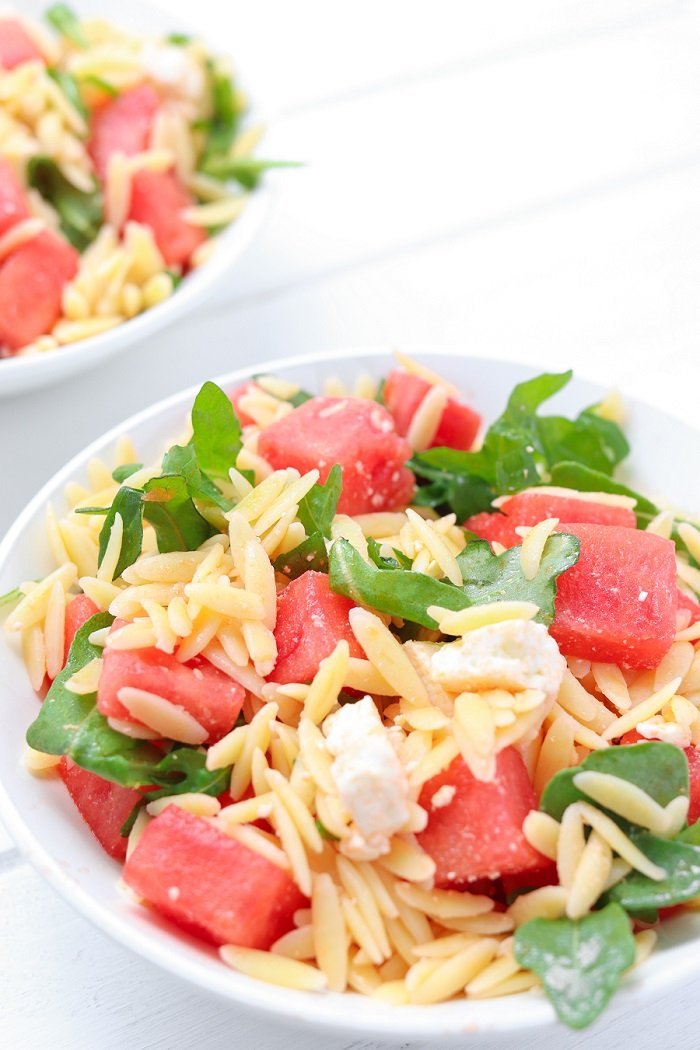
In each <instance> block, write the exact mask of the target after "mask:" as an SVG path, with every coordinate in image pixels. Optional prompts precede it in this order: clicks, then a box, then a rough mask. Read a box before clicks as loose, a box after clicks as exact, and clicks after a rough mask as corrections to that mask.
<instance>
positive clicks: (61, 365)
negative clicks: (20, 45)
mask: <svg viewBox="0 0 700 1050" xmlns="http://www.w3.org/2000/svg"><path fill="white" fill-rule="evenodd" d="M48 6H49V0H23V3H22V14H23V15H24V16H26V17H29V18H33V19H35V20H37V21H42V15H43V12H44V11H45V10H46V8H47V7H48ZM74 6H75V10H76V11H77V12H78V13H79V14H80V15H82V16H97V15H100V16H104V15H105V11H106V8H105V4H104V0H77V2H76V4H75V5H74ZM109 17H110V18H111V19H112V21H113V22H114V23H115V24H117V25H120V26H124V27H125V28H128V29H131V30H133V31H134V32H143V33H147V34H154V35H161V34H167V33H174V32H190V33H192V35H195V36H199V37H201V38H202V39H204V40H205V42H207V44H208V45H209V46H210V47H211V49H212V51H213V52H215V53H220V52H221V50H222V45H221V41H220V40H219V41H217V40H216V39H212V36H213V34H210V35H209V37H208V35H207V32H206V30H205V29H203V30H202V31H200V30H198V29H197V28H194V27H192V26H183V24H182V22H180V21H179V20H178V19H176V18H174V17H173V16H172V15H170V14H168V13H167V12H165V11H162V10H160V9H159V8H157V7H154V6H152V5H151V4H147V3H141V2H139V0H120V3H119V5H118V9H115V10H114V11H113V12H111V11H110V12H109ZM243 58H244V56H243V57H242V58H241V60H240V61H243ZM233 59H234V62H236V55H234V56H233ZM248 121H249V123H251V124H255V123H260V117H259V115H256V114H255V113H254V112H252V113H250V114H249V115H248ZM274 180H275V173H274V172H273V173H271V175H270V176H269V177H268V180H267V184H263V185H261V186H260V187H259V188H258V189H256V190H255V191H254V192H253V193H251V194H250V196H249V198H248V201H247V203H246V207H245V208H244V210H243V212H242V214H241V216H240V218H238V219H237V220H236V221H235V222H234V223H232V224H231V225H230V226H229V227H227V229H225V230H224V231H223V232H222V233H221V234H220V235H219V237H218V241H217V245H216V250H215V251H214V252H213V254H212V257H211V258H210V259H209V260H207V262H206V263H204V264H203V265H202V266H200V267H199V268H198V269H196V270H194V271H193V272H192V273H190V274H188V275H187V277H186V278H185V279H184V280H183V282H182V284H181V285H180V287H179V288H178V289H177V290H176V291H175V292H174V294H173V295H172V296H171V297H170V298H169V299H166V300H165V302H163V303H160V304H159V305H158V306H154V307H152V308H151V309H150V310H146V311H144V313H142V314H139V315H138V316H137V317H134V318H132V320H130V321H125V322H124V323H123V324H120V325H118V326H117V327H116V328H112V329H110V331H108V332H105V333H104V334H103V335H97V336H92V337H91V338H90V339H83V340H81V341H80V342H78V343H69V344H67V345H66V346H59V347H57V348H56V349H55V350H49V351H46V352H45V353H40V354H32V355H28V356H22V357H9V358H6V359H4V360H1V361H0V397H7V396H9V395H11V394H17V393H20V392H21V391H23V390H31V389H38V388H40V387H43V386H48V385H49V384H50V383H55V382H58V381H60V380H63V379H67V378H68V377H69V376H71V375H73V374H75V373H76V372H82V371H85V370H87V369H89V368H92V367H93V366H95V365H97V364H99V363H100V362H101V361H104V360H106V359H107V358H108V357H111V356H112V355H113V354H116V353H117V352H118V351H120V350H124V349H126V347H128V346H132V345H133V344H136V343H139V342H143V341H144V340H145V339H146V338H148V336H150V335H152V334H153V333H154V332H157V331H159V330H160V329H161V328H165V327H166V326H168V325H170V324H172V323H173V322H174V321H176V320H177V318H179V317H182V316H183V315H184V314H188V313H191V312H192V311H193V310H194V309H196V308H197V307H199V306H201V305H202V303H204V302H205V301H206V299H207V298H208V297H209V295H210V294H211V293H212V292H213V290H214V289H215V288H216V287H217V285H219V284H221V283H222V281H223V279H224V278H225V277H227V276H228V275H229V274H230V272H231V269H232V268H233V266H234V264H235V263H236V262H237V261H238V259H239V258H240V256H241V255H242V254H243V253H244V251H245V250H246V248H247V247H248V245H249V244H250V242H251V241H252V240H253V239H254V237H255V236H256V234H257V233H258V231H259V229H260V227H261V225H262V223H263V221H264V219H265V217H266V215H267V213H268V210H269V207H270V200H271V192H272V191H271V189H270V186H271V185H272V184H273V183H274Z"/></svg>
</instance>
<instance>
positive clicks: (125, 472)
mask: <svg viewBox="0 0 700 1050" xmlns="http://www.w3.org/2000/svg"><path fill="white" fill-rule="evenodd" d="M142 467H143V463H123V464H122V465H121V466H120V467H115V468H114V470H113V471H112V477H113V478H114V480H115V481H116V483H117V484H118V485H123V484H124V482H125V481H126V479H127V478H130V477H131V475H132V474H135V473H136V471H137V470H141V468H142Z"/></svg>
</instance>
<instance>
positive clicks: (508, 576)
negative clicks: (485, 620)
mask: <svg viewBox="0 0 700 1050" xmlns="http://www.w3.org/2000/svg"><path fill="white" fill-rule="evenodd" d="M580 549H581V545H580V543H579V540H578V539H577V537H576V536H572V535H570V534H569V533H566V532H561V533H557V534H555V535H554V536H550V537H549V539H548V540H547V542H546V543H545V546H544V551H543V552H542V558H541V560H540V567H539V569H538V571H537V575H536V576H535V578H534V579H532V580H527V579H526V578H525V576H523V570H522V566H521V564H520V547H511V548H510V550H507V551H504V552H503V554H499V555H496V554H494V553H493V551H492V550H491V546H490V544H489V543H487V542H486V540H474V541H472V542H471V543H468V544H467V546H466V547H465V548H464V550H463V551H462V552H461V554H459V555H458V556H457V564H458V565H459V568H460V572H461V573H462V579H463V580H464V593H465V595H466V596H467V598H468V599H469V605H483V604H485V603H486V602H499V601H524V602H535V604H536V605H539V607H540V611H539V613H538V615H537V616H536V617H535V619H536V621H537V622H538V623H543V624H546V625H549V624H550V623H551V622H552V620H553V619H554V598H555V596H556V593H557V586H556V579H557V577H558V576H560V575H561V573H562V572H565V571H566V570H567V569H570V568H571V566H572V565H575V564H576V562H577V561H578V556H579V551H580Z"/></svg>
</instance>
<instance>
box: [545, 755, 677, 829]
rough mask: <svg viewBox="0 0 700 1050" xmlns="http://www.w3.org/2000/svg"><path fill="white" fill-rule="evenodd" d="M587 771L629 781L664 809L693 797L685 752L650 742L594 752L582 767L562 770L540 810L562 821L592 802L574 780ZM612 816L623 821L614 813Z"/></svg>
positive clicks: (553, 782) (548, 790) (548, 787)
mask: <svg viewBox="0 0 700 1050" xmlns="http://www.w3.org/2000/svg"><path fill="white" fill-rule="evenodd" d="M583 770H589V771H593V772H596V773H607V774H608V775H609V776H613V777H620V778H621V779H622V780H627V781H628V782H629V783H630V784H635V785H636V787H639V788H641V789H642V791H646V793H647V794H648V795H651V797H652V798H653V799H654V800H655V801H656V802H658V804H659V805H660V806H667V805H668V804H669V802H671V801H672V800H673V799H674V798H677V797H678V796H679V795H684V796H685V797H687V796H688V793H689V779H688V760H687V758H686V757H685V755H684V754H683V751H682V750H681V749H680V748H679V747H676V746H675V745H674V744H664V743H662V742H661V741H647V742H646V743H642V744H630V745H628V746H625V747H610V748H606V749H604V750H601V751H592V752H591V754H590V755H588V756H587V757H586V758H585V759H584V760H583V762H582V763H581V764H580V765H579V766H574V767H573V768H571V769H562V770H561V771H560V772H559V773H556V774H555V776H553V777H552V779H551V780H550V781H549V783H548V784H547V786H546V787H545V789H544V792H543V794H542V798H541V800H540V809H541V810H544V812H545V813H548V814H549V815H550V817H554V819H555V820H561V818H562V816H563V814H564V810H565V809H566V808H567V806H571V805H572V804H573V803H574V802H580V801H582V800H585V801H590V799H588V796H587V795H585V794H584V793H583V792H582V791H579V789H578V788H577V787H576V786H575V785H574V777H575V776H576V775H577V773H580V772H582V771H583ZM601 808H602V807H601ZM606 812H607V811H606ZM610 816H611V817H612V818H613V819H614V820H618V821H619V818H618V817H616V816H615V814H614V813H610Z"/></svg>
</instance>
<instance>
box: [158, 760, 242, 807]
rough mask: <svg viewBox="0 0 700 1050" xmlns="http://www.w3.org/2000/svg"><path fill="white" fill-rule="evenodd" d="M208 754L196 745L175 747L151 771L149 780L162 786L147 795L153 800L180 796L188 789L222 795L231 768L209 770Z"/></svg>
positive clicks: (226, 786)
mask: <svg viewBox="0 0 700 1050" xmlns="http://www.w3.org/2000/svg"><path fill="white" fill-rule="evenodd" d="M206 760H207V753H206V751H205V750H204V749H202V748H197V747H175V748H173V750H172V751H170V752H169V753H168V754H167V755H165V757H164V758H162V759H161V760H160V762H159V763H158V765H157V766H155V768H154V769H153V770H152V771H151V772H150V773H149V778H150V779H149V783H150V784H158V785H159V787H158V788H156V790H154V791H149V792H147V794H146V796H145V797H146V799H147V801H149V802H153V801H154V800H155V799H157V798H162V797H163V795H181V794H184V793H185V792H188V791H195V792H199V793H200V794H204V795H214V796H216V795H221V794H222V793H223V792H224V791H226V790H227V788H228V785H229V781H230V779H231V767H230V766H227V767H226V768H225V769H207V767H206Z"/></svg>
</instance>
